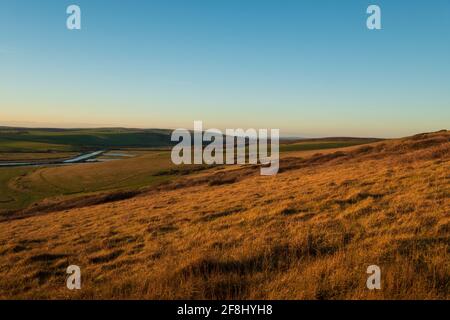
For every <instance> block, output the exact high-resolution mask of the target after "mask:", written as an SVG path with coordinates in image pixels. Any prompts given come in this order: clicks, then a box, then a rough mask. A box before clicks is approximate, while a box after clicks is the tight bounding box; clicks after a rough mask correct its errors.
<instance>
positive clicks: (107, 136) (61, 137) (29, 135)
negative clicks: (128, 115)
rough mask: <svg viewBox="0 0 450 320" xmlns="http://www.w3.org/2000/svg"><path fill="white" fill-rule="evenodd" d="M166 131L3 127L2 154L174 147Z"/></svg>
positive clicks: (1, 129)
mask: <svg viewBox="0 0 450 320" xmlns="http://www.w3.org/2000/svg"><path fill="white" fill-rule="evenodd" d="M171 132H172V131H171V130H166V129H125V128H98V129H52V128H50V129H49V128H13V127H0V152H2V151H4V152H21V151H26V152H30V151H40V150H43V151H53V150H56V151H61V150H84V149H93V148H111V147H143V148H157V147H168V146H170V145H172V142H171V141H170V135H171Z"/></svg>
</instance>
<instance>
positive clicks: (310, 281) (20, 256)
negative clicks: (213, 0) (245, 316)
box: [0, 131, 450, 299]
mask: <svg viewBox="0 0 450 320" xmlns="http://www.w3.org/2000/svg"><path fill="white" fill-rule="evenodd" d="M449 169H450V132H448V131H441V132H438V133H433V134H422V135H417V136H414V137H410V138H406V139H401V140H393V141H382V142H377V143H374V144H371V145H366V146H361V147H353V148H351V149H347V150H342V151H336V152H334V151H333V152H328V153H326V152H322V153H321V154H314V155H309V156H306V157H303V158H300V157H294V156H284V157H283V158H282V161H281V170H280V173H279V174H278V175H277V176H273V177H263V176H260V175H259V170H258V168H257V167H249V166H246V167H226V168H217V169H215V170H213V171H206V172H203V173H199V174H196V175H187V176H185V177H183V178H182V179H177V180H176V181H174V182H172V183H169V184H167V185H165V186H160V187H158V188H156V189H151V190H148V191H145V192H143V193H141V194H136V196H135V197H133V198H131V199H126V200H120V201H114V202H111V201H108V202H106V203H103V204H98V205H91V206H80V207H79V208H72V209H68V210H62V211H60V212H51V213H47V214H39V215H35V216H31V217H28V218H26V219H19V220H18V219H10V220H6V221H3V222H0V244H1V246H0V248H1V249H0V279H1V280H0V298H83V299H92V298H155V299H172V298H188V299H205V298H206V299H210V298H211V299H215V298H237V299H242V298H243V299H267V298H274V299H343V298H345V299H355V298H362V299H369V298H370V299H449V298H450V287H449V285H450V259H449V253H450V215H449V213H450V175H449V172H450V170H449ZM52 173H53V171H52V170H51V171H50V172H49V173H48V177H52ZM74 179H75V178H74ZM94 180H95V179H93V181H94ZM70 264H76V265H79V266H80V267H81V270H82V290H79V291H76V292H71V291H68V290H67V289H66V288H65V285H64V281H65V278H66V274H65V268H66V267H67V266H68V265H70ZM372 264H376V265H378V266H380V268H381V270H382V290H376V291H369V290H367V288H366V279H367V276H368V275H367V274H366V269H367V267H368V266H369V265H372Z"/></svg>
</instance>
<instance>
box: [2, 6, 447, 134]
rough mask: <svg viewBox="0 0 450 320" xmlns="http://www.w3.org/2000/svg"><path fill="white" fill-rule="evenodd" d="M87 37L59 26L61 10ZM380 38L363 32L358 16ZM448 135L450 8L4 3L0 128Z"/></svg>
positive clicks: (62, 18) (63, 22)
mask: <svg viewBox="0 0 450 320" xmlns="http://www.w3.org/2000/svg"><path fill="white" fill-rule="evenodd" d="M70 4H77V5H79V6H80V7H81V10H82V30H80V31H69V30H67V29H66V18H67V14H66V12H65V11H66V7H67V6H68V5H70ZM370 4H377V5H379V6H380V7H381V10H382V28H383V29H382V30H379V31H370V30H368V29H367V28H366V18H367V14H366V8H367V6H368V5H370ZM194 120H203V121H204V124H205V126H206V127H207V128H211V127H217V128H220V129H224V128H236V127H243V128H248V127H253V128H261V127H264V128H280V129H281V133H282V134H284V135H292V134H296V135H306V136H332V135H358V136H382V137H393V136H404V135H408V134H414V133H417V132H423V131H431V130H438V129H442V128H447V129H450V128H449V127H450V126H449V124H450V1H448V0H432V1H425V0H420V1H419V0H417V1H413V0H411V1H400V0H397V1H379V0H373V1H360V0H346V1H334V0H330V1H323V0H310V1H301V0H292V1H290V0H281V1H275V0H271V1H264V0H239V1H237V0H179V1H175V0H160V1H156V0H155V1H143V0H141V1H140V0H131V1H119V0H117V1H114V0H109V1H106V0H71V1H65V0H57V1H56V0H42V1H34V0H28V1H24V0H2V1H1V2H0V123H9V124H11V123H30V124H32V123H39V124H44V123H45V124H52V125H54V126H73V125H77V126H79V125H81V124H83V125H90V126H92V125H114V126H128V127H165V128H177V127H188V128H191V127H192V125H193V121H194Z"/></svg>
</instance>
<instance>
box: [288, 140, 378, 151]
mask: <svg viewBox="0 0 450 320" xmlns="http://www.w3.org/2000/svg"><path fill="white" fill-rule="evenodd" d="M377 141H380V139H372V138H367V139H366V138H343V139H329V138H325V139H312V140H304V141H298V142H293V143H286V144H281V145H280V152H288V151H310V150H325V149H334V148H344V147H351V146H357V145H361V144H366V143H372V142H377Z"/></svg>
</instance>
